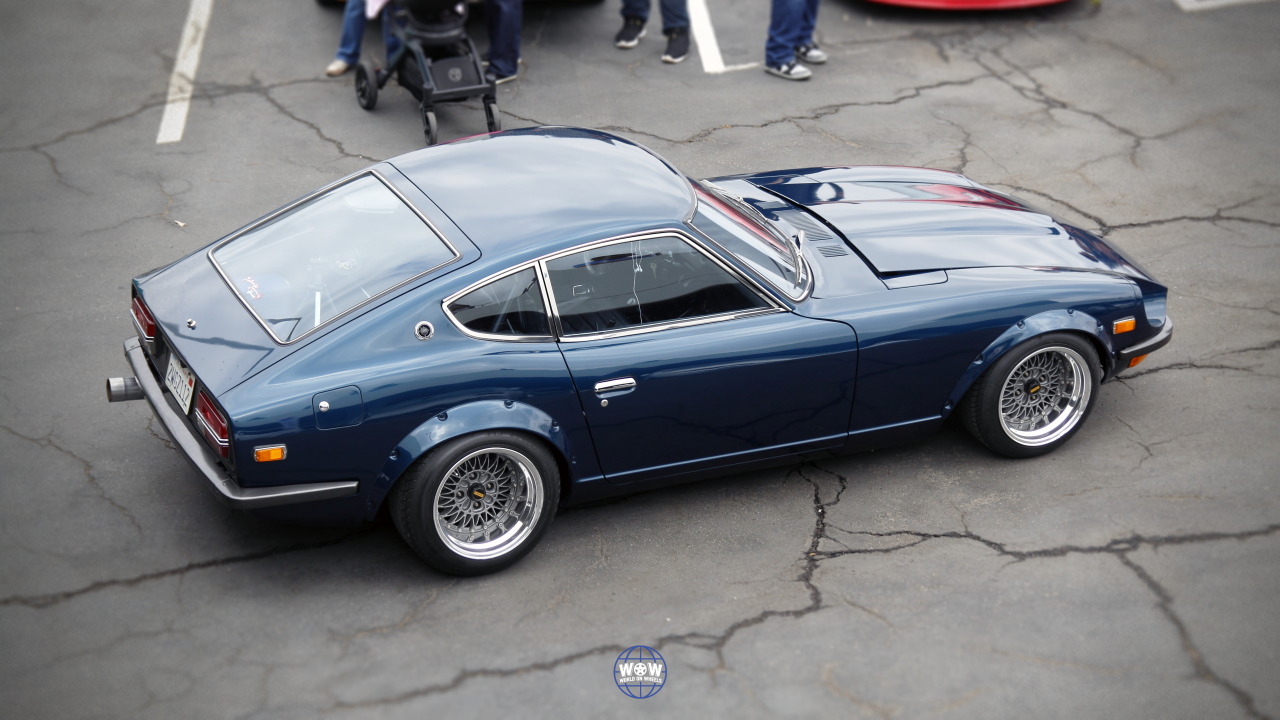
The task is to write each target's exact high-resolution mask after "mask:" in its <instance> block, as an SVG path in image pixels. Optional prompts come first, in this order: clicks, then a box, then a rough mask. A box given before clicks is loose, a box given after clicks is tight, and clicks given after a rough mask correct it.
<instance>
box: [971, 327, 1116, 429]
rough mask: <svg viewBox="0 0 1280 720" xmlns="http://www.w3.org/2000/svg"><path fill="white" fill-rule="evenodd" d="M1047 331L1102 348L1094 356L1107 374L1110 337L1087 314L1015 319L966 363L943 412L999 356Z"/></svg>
mask: <svg viewBox="0 0 1280 720" xmlns="http://www.w3.org/2000/svg"><path fill="white" fill-rule="evenodd" d="M1051 332H1075V333H1080V334H1083V335H1088V336H1089V337H1091V338H1093V340H1094V342H1095V343H1097V344H1098V346H1099V347H1101V348H1102V352H1099V353H1098V359H1099V361H1101V362H1102V375H1103V377H1107V376H1108V375H1110V373H1111V364H1112V358H1113V357H1114V352H1113V348H1112V347H1111V338H1110V337H1109V336H1108V335H1107V333H1106V329H1105V327H1104V326H1103V324H1102V323H1101V322H1099V321H1098V319H1097V318H1095V317H1094V316H1092V315H1090V314H1089V313H1086V312H1081V311H1079V310H1050V311H1048V312H1043V313H1040V314H1038V315H1032V316H1031V317H1028V318H1024V319H1022V320H1019V321H1018V322H1017V323H1016V324H1015V325H1013V326H1012V327H1010V328H1009V329H1008V330H1005V331H1004V332H1003V333H1001V334H1000V336H999V337H997V338H996V339H995V340H993V341H992V342H991V344H990V345H988V346H987V347H986V349H985V350H983V351H982V352H981V353H978V357H976V358H974V360H973V362H971V363H969V367H968V368H966V369H965V371H964V374H962V375H961V376H960V381H959V382H957V383H956V385H955V388H954V389H952V391H951V395H950V396H949V397H948V398H947V405H946V410H947V412H950V411H951V410H952V409H953V408H954V407H955V406H956V405H957V404H958V403H959V402H960V399H961V398H963V397H964V394H965V393H967V392H969V388H970V387H972V386H973V384H974V383H975V382H977V381H978V377H979V376H981V375H982V373H983V371H985V370H986V369H987V368H988V367H990V365H991V363H993V362H995V361H996V360H997V359H999V358H1000V356H1001V355H1004V354H1005V353H1006V352H1008V351H1009V350H1010V349H1012V348H1013V347H1015V346H1017V345H1018V344H1019V343H1022V342H1025V341H1027V340H1030V339H1031V338H1034V337H1038V336H1040V335H1044V334H1047V333H1051Z"/></svg>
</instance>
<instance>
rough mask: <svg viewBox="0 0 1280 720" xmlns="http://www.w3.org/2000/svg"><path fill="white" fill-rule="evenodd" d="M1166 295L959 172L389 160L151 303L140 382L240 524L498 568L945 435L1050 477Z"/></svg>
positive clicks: (501, 144)
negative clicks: (357, 540)
mask: <svg viewBox="0 0 1280 720" xmlns="http://www.w3.org/2000/svg"><path fill="white" fill-rule="evenodd" d="M1166 296H1167V290H1166V288H1165V287H1164V286H1162V285H1160V284H1159V283H1157V282H1156V281H1155V280H1153V279H1152V278H1151V276H1150V275H1148V274H1147V273H1146V272H1144V271H1143V270H1141V269H1140V268H1139V267H1138V266H1136V265H1135V264H1134V263H1132V262H1130V261H1129V260H1127V259H1125V257H1124V256H1123V255H1121V254H1120V253H1119V252H1117V251H1116V250H1115V249H1114V248H1112V247H1111V246H1109V245H1108V244H1107V243H1105V242H1104V241H1103V240H1101V239H1100V238H1098V237H1096V236H1094V235H1091V234H1089V233H1088V232H1085V231H1083V230H1080V229H1079V228H1075V227H1072V226H1070V225H1066V224H1064V223H1061V222H1058V221H1055V220H1054V219H1053V218H1051V217H1049V216H1047V215H1045V214H1042V213H1040V212H1037V211H1036V210H1033V209H1031V208H1029V207H1028V206H1027V205H1025V204H1023V203H1021V202H1019V201H1018V200H1015V199H1013V198H1010V197H1008V196H1006V195H1003V194H1000V193H997V192H994V191H992V190H989V189H987V188H985V187H983V186H981V185H978V184H976V183H974V182H972V181H970V180H968V179H966V178H964V177H962V176H960V175H957V174H955V173H950V172H942V171H937V170H921V169H914V168H900V167H824V168H808V169H801V170H784V171H777V172H767V173H760V174H756V175H746V176H737V177H726V178H717V179H714V180H706V181H701V182H695V181H692V180H690V179H689V178H687V177H685V176H684V175H683V174H681V173H680V172H679V171H677V170H675V169H674V168H672V167H671V166H670V165H668V164H667V163H666V162H665V161H663V160H662V159H661V158H659V157H657V156H656V155H654V154H653V153H651V152H650V151H648V150H647V149H645V148H643V147H641V146H639V145H636V144H635V143H632V142H630V141H628V140H625V139H623V138H619V137H615V136H613V135H609V134H607V133H603V132H596V131H591V130H582V129H575V128H536V129H525V130H515V131H510V132H503V133H497V134H492V135H485V136H480V137H476V138H472V139H469V140H465V141H460V142H454V143H451V144H447V145H442V146H438V147H432V148H428V149H424V150H419V151H417V152H413V153H409V154H407V155H404V156H401V157H398V158H395V159H393V160H389V161H387V162H384V163H379V164H377V165H374V166H373V167H371V168H369V169H367V170H365V171H362V172H359V173H356V174H355V175H352V176H351V177H348V178H345V179H343V180H341V181H339V182H337V183H334V184H333V185H330V186H329V187H326V188H324V189H322V190H320V191H318V192H316V193H314V194H312V195H309V196H307V197H304V198H302V199H301V200H298V201H297V202H294V203H292V204H290V205H288V206H286V207H284V208H281V209H280V210H277V211H276V212H274V213H271V214H270V215H267V216H265V217H263V218H262V219H260V220H257V221H255V222H254V223H252V224H250V225H248V226H246V227H245V228H243V229H241V230H237V231H236V232H234V233H232V234H231V235H229V236H227V237H225V238H223V239H221V240H218V241H217V242H215V243H213V244H212V245H210V246H209V247H207V248H204V249H202V250H200V251H198V252H195V253H193V254H191V255H189V256H187V257H185V258H183V259H181V260H179V261H177V262H175V263H173V264H172V265H169V266H167V267H164V268H162V269H159V270H155V271H152V272H150V273H147V274H145V275H142V276H140V277H138V278H136V279H135V280H134V282H133V305H132V315H133V318H134V321H135V324H136V326H137V335H138V336H137V337H136V338H130V339H129V340H128V341H127V342H126V343H125V354H126V356H127V357H128V360H129V363H130V364H131V365H132V368H133V372H134V374H135V376H136V377H127V378H113V379H111V380H108V396H109V397H110V398H111V399H113V400H131V399H137V398H142V397H145V398H146V399H147V400H148V401H149V402H150V404H151V406H152V407H153V409H154V411H155V413H156V415H157V416H158V417H159V419H160V420H161V421H162V423H163V424H164V426H165V428H166V429H167V430H168V432H169V434H170V435H172V437H173V439H174V440H175V442H176V443H177V445H178V446H179V447H180V448H181V450H182V452H183V453H184V454H185V455H186V456H187V457H188V458H189V459H190V460H191V461H192V462H193V463H194V464H195V466H196V467H197V468H198V469H199V471H200V472H201V473H202V474H203V475H204V476H205V478H206V479H207V480H208V482H209V483H211V484H212V486H213V487H214V488H215V489H216V490H217V492H218V493H220V494H221V495H222V497H224V498H225V499H227V500H228V501H230V502H231V503H232V504H233V505H235V506H237V507H241V508H247V509H252V510H262V509H265V511H266V512H268V513H271V514H275V515H279V516H283V517H286V518H293V519H299V520H310V521H325V522H359V521H364V520H369V519H372V518H373V517H374V515H375V514H376V513H377V512H378V510H379V508H380V507H381V506H382V505H383V504H384V503H389V509H390V514H391V517H392V519H393V520H394V522H395V525H396V527H397V528H398V529H399V531H400V532H401V533H402V534H403V536H404V538H405V540H406V541H408V543H409V545H411V546H412V547H413V548H414V550H416V551H417V552H418V553H419V554H420V555H421V556H422V557H423V558H424V559H425V560H426V561H427V562H428V563H430V564H431V565H432V566H434V567H436V568H438V569H440V570H444V571H447V572H452V573H460V574H476V573H483V572H489V571H492V570H497V569H499V568H502V567H505V566H507V565H510V564H511V563H513V562H515V561H516V560H517V559H519V558H520V557H521V556H523V555H524V554H525V553H527V552H528V551H529V550H530V549H531V548H532V547H533V545H534V544H535V543H537V541H538V540H539V538H540V537H541V536H542V535H543V533H545V532H546V530H547V527H548V525H550V523H551V520H552V517H553V515H554V514H555V512H556V509H557V508H558V507H561V506H563V505H565V504H566V503H581V502H585V501H590V500H595V499H599V498H602V497H605V496H608V495H614V494H619V493H626V492H633V491H636V490H640V489H645V488H650V487H654V486H657V485H662V484H668V483H672V482H679V481H684V480H689V479H694V478H697V477H703V476H707V475H711V474H714V473H723V472H725V471H736V470H740V469H746V468H748V467H753V466H756V465H759V464H764V463H776V462H794V461H798V460H799V459H801V458H803V457H805V456H806V455H808V454H811V453H817V452H827V451H851V450H859V449H867V448H874V447H881V446H884V445H887V444H891V443H896V442H899V441H902V440H905V439H909V438H913V437H917V436H920V435H922V434H924V433H927V432H929V431H932V430H934V429H935V428H937V427H938V425H939V424H940V423H942V421H943V420H944V419H946V418H947V417H948V416H950V415H952V414H953V413H954V414H958V415H959V417H960V420H961V421H962V422H963V423H964V425H965V426H966V427H967V428H968V429H969V430H970V431H971V432H972V433H973V435H975V436H976V437H977V438H978V440H980V441H981V442H982V443H983V444H985V445H986V446H987V447H989V448H991V449H992V450H994V451H995V452H997V453H1001V454H1003V455H1008V456H1013V457H1029V456H1033V455H1039V454H1042V453H1046V452H1049V451H1050V450H1053V449H1054V448H1056V447H1058V446H1059V445H1061V444H1063V443H1064V442H1066V441H1067V439H1068V438H1070V437H1071V435H1072V434H1073V433H1074V432H1075V431H1076V430H1078V429H1079V427H1080V425H1081V423H1083V421H1084V420H1085V418H1086V417H1087V416H1088V415H1089V411H1090V409H1091V408H1092V407H1093V404H1094V402H1095V400H1096V399H1097V394H1098V388H1099V384H1100V383H1101V382H1102V381H1103V380H1106V379H1109V378H1111V377H1113V376H1114V375H1115V374H1116V373H1118V372H1120V371H1121V370H1123V369H1125V368H1127V367H1131V366H1133V365H1135V364H1137V363H1138V362H1139V361H1140V360H1141V359H1142V358H1143V357H1144V356H1146V354H1147V353H1150V352H1152V351H1153V350H1156V349H1158V348H1160V347H1161V346H1163V345H1164V344H1165V343H1167V342H1168V341H1169V339H1170V336H1171V333H1172V322H1171V321H1170V319H1169V318H1168V317H1167V316H1166V314H1165V299H1166Z"/></svg>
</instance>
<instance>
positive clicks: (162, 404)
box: [124, 337, 359, 510]
mask: <svg viewBox="0 0 1280 720" xmlns="http://www.w3.org/2000/svg"><path fill="white" fill-rule="evenodd" d="M124 355H125V358H127V359H128V360H129V365H130V367H132V368H133V374H134V376H135V377H136V378H137V381H138V385H140V386H141V388H142V396H143V397H144V398H146V400H147V403H148V404H149V405H151V410H152V412H154V413H155V415H156V418H158V419H159V420H160V424H161V425H163V426H164V429H165V432H166V433H168V434H169V437H170V438H172V439H173V442H174V444H175V445H177V446H178V449H179V450H181V451H182V455H183V456H184V457H186V458H187V460H189V461H190V462H191V464H192V465H194V466H195V468H196V470H199V471H200V474H201V475H203V476H204V478H205V480H207V481H208V482H209V484H210V485H212V486H213V490H214V492H216V493H217V494H218V495H219V497H221V498H222V499H223V500H224V501H226V502H227V503H229V504H230V505H232V506H234V507H236V508H239V509H243V510H255V509H259V508H267V507H274V506H278V505H292V504H295V503H304V502H311V501H314V500H327V499H329V498H339V497H346V496H348V495H354V494H355V493H356V490H357V488H358V487H359V483H357V482H356V481H355V480H349V481H346V482H325V483H308V484H305V485H282V486H276V487H255V488H245V487H241V486H240V484H239V483H237V482H236V481H235V478H233V477H231V476H230V475H228V474H227V472H226V470H224V469H223V468H222V465H220V464H219V463H218V459H217V457H216V456H215V455H214V454H213V451H212V450H210V449H209V448H208V447H207V446H206V445H205V444H204V443H203V442H202V441H201V440H200V437H199V436H198V435H197V434H196V432H195V428H193V427H192V426H191V423H190V421H188V420H187V418H186V417H184V416H183V415H181V414H179V413H178V411H177V410H175V409H174V408H173V406H171V405H170V404H169V401H168V400H167V399H166V398H165V396H164V390H163V389H162V388H161V387H160V383H159V382H158V381H157V380H156V376H155V373H154V372H153V371H152V370H151V364H150V363H149V362H148V361H147V356H146V352H145V351H144V350H143V349H142V343H141V341H140V340H138V338H136V337H133V338H129V339H128V340H125V342H124Z"/></svg>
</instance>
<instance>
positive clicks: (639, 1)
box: [622, 0, 649, 22]
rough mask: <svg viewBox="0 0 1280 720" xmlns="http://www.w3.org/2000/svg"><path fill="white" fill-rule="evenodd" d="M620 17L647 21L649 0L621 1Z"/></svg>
mask: <svg viewBox="0 0 1280 720" xmlns="http://www.w3.org/2000/svg"><path fill="white" fill-rule="evenodd" d="M622 17H623V18H624V19H625V18H635V19H636V20H639V21H641V22H648V21H649V0H622Z"/></svg>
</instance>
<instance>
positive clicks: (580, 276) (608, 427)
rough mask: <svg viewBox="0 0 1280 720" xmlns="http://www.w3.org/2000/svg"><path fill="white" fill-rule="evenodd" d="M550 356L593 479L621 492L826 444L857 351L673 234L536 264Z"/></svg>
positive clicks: (840, 327)
mask: <svg viewBox="0 0 1280 720" xmlns="http://www.w3.org/2000/svg"><path fill="white" fill-rule="evenodd" d="M544 271H545V272H546V273H547V277H548V284H549V287H550V288H551V295H552V302H553V304H554V306H555V315H556V317H557V321H558V323H559V335H560V349H561V352H562V353H563V355H564V358H565V362H566V364H567V365H568V367H569V371H570V373H571V375H572V377H573V382H574V385H575V387H576V389H577V393H578V397H579V399H580V400H581V402H582V407H583V411H584V413H585V415H586V418H587V424H588V427H589V429H590V432H591V436H592V439H593V441H594V443H595V447H596V451H597V455H598V458H599V461H600V465H601V467H602V469H603V472H604V474H605V476H606V477H607V478H608V479H609V480H610V481H611V482H615V483H629V482H637V481H642V480H646V479H649V478H652V477H656V476H665V475H677V474H680V473H685V472H694V471H699V470H704V469H708V468H711V467H715V466H725V465H732V464H737V463H742V462H749V461H753V460H760V459H765V458H769V457H775V456H780V455H786V454H790V453H795V452H800V451H803V450H811V449H817V448H822V447H830V446H835V445H839V444H841V443H842V442H843V441H844V438H845V436H846V433H847V431H848V423H849V414H850V411H851V406H852V402H853V383H854V376H855V371H856V359H857V341H856V337H855V335H854V333H853V331H852V330H851V329H850V328H849V327H848V326H847V325H844V324H842V323H837V322H828V321H823V320H815V319H812V318H805V317H801V316H799V315H796V314H794V313H792V312H789V311H788V310H787V309H786V308H784V307H782V306H781V305H779V304H778V303H777V302H776V301H774V300H771V299H770V298H769V297H768V296H767V294H765V293H764V292H762V291H761V290H760V289H759V288H758V287H756V286H754V284H753V283H751V282H749V281H747V280H746V279H745V278H744V277H742V276H741V275H739V274H738V273H736V272H735V271H733V270H732V269H730V267H729V266H727V265H726V264H724V263H722V262H721V261H719V260H718V259H717V258H715V257H714V256H712V255H711V254H710V253H709V252H707V251H706V250H705V249H703V248H701V247H700V246H698V245H697V244H696V243H694V242H693V241H691V240H690V239H689V238H687V237H685V236H683V235H682V234H679V233H675V232H672V233H670V234H654V235H645V236H637V237H631V238H626V239H623V240H619V241H613V242H605V243H599V244H596V245H593V246H590V247H587V248H585V249H579V250H575V251H573V252H571V253H567V254H564V255H561V256H558V257H555V258H551V259H550V260H548V261H546V263H545V265H544Z"/></svg>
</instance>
